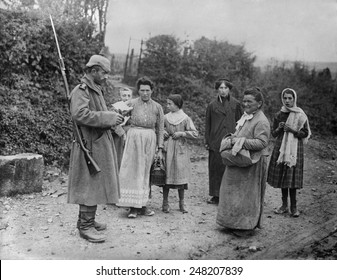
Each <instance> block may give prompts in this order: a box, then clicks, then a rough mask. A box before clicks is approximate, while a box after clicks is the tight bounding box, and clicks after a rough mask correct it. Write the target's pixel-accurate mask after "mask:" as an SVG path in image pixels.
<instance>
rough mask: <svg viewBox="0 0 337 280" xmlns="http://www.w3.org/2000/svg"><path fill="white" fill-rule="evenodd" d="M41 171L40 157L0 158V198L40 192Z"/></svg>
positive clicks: (22, 155) (32, 155)
mask: <svg viewBox="0 0 337 280" xmlns="http://www.w3.org/2000/svg"><path fill="white" fill-rule="evenodd" d="M43 171H44V161H43V156H42V155H38V154H32V153H24V154H17V155H12V156H0V196H13V195H16V194H27V193H33V192H41V191H42V183H43Z"/></svg>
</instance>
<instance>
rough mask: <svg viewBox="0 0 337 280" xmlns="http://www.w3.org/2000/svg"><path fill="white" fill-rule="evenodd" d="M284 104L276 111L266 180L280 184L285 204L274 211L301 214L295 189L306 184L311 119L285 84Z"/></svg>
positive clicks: (277, 185) (282, 98)
mask: <svg viewBox="0 0 337 280" xmlns="http://www.w3.org/2000/svg"><path fill="white" fill-rule="evenodd" d="M281 100H282V104H283V106H282V108H281V110H280V111H279V112H277V113H276V115H275V117H274V122H273V128H272V131H271V134H272V136H273V137H275V138H276V142H275V146H274V149H273V153H272V156H271V159H270V163H269V168H268V178H267V182H268V183H269V184H270V185H271V186H273V187H274V188H281V191H282V206H281V207H280V208H278V209H277V210H276V211H275V213H276V214H283V213H288V212H289V209H288V193H289V196H290V212H291V215H292V216H293V217H299V215H300V213H299V211H298V210H297V206H296V190H297V189H301V188H303V162H304V157H303V143H306V142H307V141H308V139H309V137H310V135H311V132H310V127H309V121H308V117H307V116H306V114H305V113H304V112H303V110H302V109H301V108H299V107H297V95H296V92H295V91H294V90H293V89H290V88H286V89H284V90H283V91H282V93H281Z"/></svg>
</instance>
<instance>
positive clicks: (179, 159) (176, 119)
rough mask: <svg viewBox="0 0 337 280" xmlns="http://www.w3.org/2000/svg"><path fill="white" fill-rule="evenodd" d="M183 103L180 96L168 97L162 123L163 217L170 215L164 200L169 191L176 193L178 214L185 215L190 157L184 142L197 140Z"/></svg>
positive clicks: (196, 133)
mask: <svg viewBox="0 0 337 280" xmlns="http://www.w3.org/2000/svg"><path fill="white" fill-rule="evenodd" d="M182 106H183V99H182V97H181V95H180V94H171V95H170V96H169V97H168V98H167V108H168V110H169V113H168V114H166V115H165V116H164V117H165V120H164V127H165V131H164V137H165V142H164V143H165V148H164V155H165V162H166V185H164V186H163V206H162V210H163V212H164V213H169V212H170V207H169V204H168V196H169V191H170V189H177V190H178V195H179V210H180V211H181V212H182V213H187V212H188V211H187V210H186V207H185V203H184V192H185V190H187V189H188V182H189V176H190V153H189V149H188V146H187V142H186V139H188V138H189V139H193V138H196V137H198V131H197V130H196V128H195V126H194V124H193V121H192V120H191V118H190V117H189V116H188V115H186V114H185V112H184V111H183V110H182Z"/></svg>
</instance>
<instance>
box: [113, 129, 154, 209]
mask: <svg viewBox="0 0 337 280" xmlns="http://www.w3.org/2000/svg"><path fill="white" fill-rule="evenodd" d="M156 141H157V140H156V134H155V132H154V130H152V129H145V128H139V127H132V128H130V129H129V131H128V133H127V137H126V142H125V147H124V153H123V157H122V162H121V167H120V171H119V180H120V190H121V197H120V199H119V202H118V204H117V205H118V206H123V207H136V208H141V207H143V206H146V204H147V202H148V200H149V194H150V169H151V165H152V162H153V159H154V155H155V150H156Z"/></svg>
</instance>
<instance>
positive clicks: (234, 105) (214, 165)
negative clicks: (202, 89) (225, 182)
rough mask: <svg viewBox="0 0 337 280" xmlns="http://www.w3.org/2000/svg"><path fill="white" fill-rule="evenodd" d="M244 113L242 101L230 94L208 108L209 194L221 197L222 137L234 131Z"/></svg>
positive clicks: (223, 167)
mask: <svg viewBox="0 0 337 280" xmlns="http://www.w3.org/2000/svg"><path fill="white" fill-rule="evenodd" d="M242 114H243V112H242V108H241V105H240V102H239V101H238V100H236V99H235V98H234V97H232V96H230V97H229V100H224V102H223V103H221V102H220V100H219V97H217V98H216V99H215V100H213V101H212V102H211V103H210V104H209V105H208V106H207V110H206V125H205V144H207V145H209V157H208V177H209V195H210V196H217V197H219V189H220V185H221V180H222V175H223V173H224V171H225V168H226V167H225V165H224V164H223V163H222V158H221V155H220V152H219V149H220V143H221V140H222V138H223V137H224V136H225V135H227V134H228V133H234V131H235V126H236V122H237V121H238V120H239V119H240V117H241V115H242Z"/></svg>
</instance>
